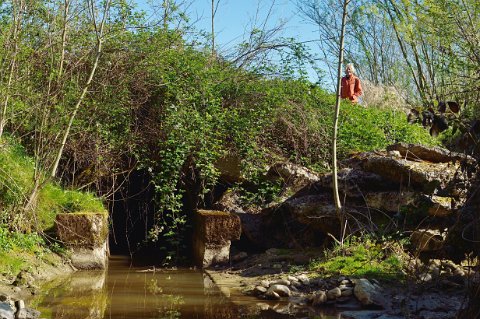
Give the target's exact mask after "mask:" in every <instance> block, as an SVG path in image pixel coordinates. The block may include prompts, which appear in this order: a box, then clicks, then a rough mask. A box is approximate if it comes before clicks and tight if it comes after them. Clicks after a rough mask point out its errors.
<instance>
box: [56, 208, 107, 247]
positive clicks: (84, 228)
mask: <svg viewBox="0 0 480 319" xmlns="http://www.w3.org/2000/svg"><path fill="white" fill-rule="evenodd" d="M55 225H56V229H57V235H58V237H59V238H60V240H61V241H63V242H64V243H65V244H66V245H68V246H70V247H82V248H85V247H90V248H93V247H100V246H102V245H103V244H104V243H105V241H106V239H107V237H108V215H107V214H106V213H69V214H58V215H57V217H56V220H55Z"/></svg>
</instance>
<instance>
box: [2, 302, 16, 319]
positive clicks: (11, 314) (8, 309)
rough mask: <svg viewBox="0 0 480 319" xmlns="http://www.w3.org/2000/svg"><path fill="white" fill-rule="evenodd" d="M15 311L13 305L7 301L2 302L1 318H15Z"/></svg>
mask: <svg viewBox="0 0 480 319" xmlns="http://www.w3.org/2000/svg"><path fill="white" fill-rule="evenodd" d="M14 318H15V311H14V310H13V308H12V306H10V304H9V303H6V302H0V319H14Z"/></svg>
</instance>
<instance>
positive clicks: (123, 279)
mask: <svg viewBox="0 0 480 319" xmlns="http://www.w3.org/2000/svg"><path fill="white" fill-rule="evenodd" d="M30 305H31V306H33V307H36V308H37V309H38V310H40V311H41V313H42V314H41V316H42V317H43V318H47V319H102V318H104V319H110V318H112V319H121V318H156V319H161V318H169V319H173V318H197V319H201V318H212V319H216V318H218V319H220V318H222V319H223V318H225V319H229V318H232V319H233V318H252V319H253V318H292V316H290V315H287V314H286V315H282V314H280V313H279V312H278V311H274V310H273V309H272V307H282V305H275V304H273V305H272V304H271V305H270V307H269V305H268V304H265V303H259V301H258V300H257V299H255V298H243V299H242V300H241V305H240V306H239V305H234V304H233V303H232V302H231V300H230V299H228V298H226V297H225V296H224V294H222V293H220V291H219V290H218V289H217V288H216V287H215V286H214V285H213V284H212V283H211V281H210V280H209V278H208V277H206V276H204V274H203V273H202V272H200V271H193V270H175V271H169V270H158V269H157V270H156V271H155V272H153V271H145V270H142V269H140V268H133V267H130V264H129V261H128V259H126V258H119V257H116V258H112V259H111V260H110V264H109V268H108V271H107V272H103V271H82V272H77V273H75V274H73V275H72V276H70V277H68V278H67V279H64V280H62V281H61V282H60V283H59V282H56V283H55V282H52V283H49V284H47V285H45V287H43V288H42V292H41V293H40V294H39V295H38V296H36V297H35V299H34V300H32V301H31V302H30ZM283 306H284V307H288V305H287V306H285V305H283ZM267 308H270V309H268V310H267ZM286 312H288V311H286ZM302 317H304V318H305V314H303V315H302ZM308 317H310V316H308ZM311 318H313V315H312V316H311ZM315 318H322V319H323V318H325V319H327V318H328V319H330V318H338V317H337V316H326V315H318V314H317V315H316V316H315Z"/></svg>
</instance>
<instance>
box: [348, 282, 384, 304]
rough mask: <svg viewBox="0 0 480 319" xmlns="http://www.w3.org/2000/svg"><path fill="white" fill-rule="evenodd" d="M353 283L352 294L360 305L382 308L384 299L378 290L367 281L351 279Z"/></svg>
mask: <svg viewBox="0 0 480 319" xmlns="http://www.w3.org/2000/svg"><path fill="white" fill-rule="evenodd" d="M353 283H354V285H355V288H354V289H353V293H354V295H355V297H356V298H357V299H358V300H359V301H360V302H361V303H362V305H364V306H368V305H376V306H381V307H383V306H384V299H383V296H382V295H381V292H380V289H379V288H377V287H376V286H375V285H374V284H372V283H371V282H370V281H368V279H365V278H361V279H353Z"/></svg>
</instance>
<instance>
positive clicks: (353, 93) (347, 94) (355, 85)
mask: <svg viewBox="0 0 480 319" xmlns="http://www.w3.org/2000/svg"><path fill="white" fill-rule="evenodd" d="M360 95H362V85H361V84H360V79H359V78H357V77H356V76H355V75H352V76H350V78H347V77H346V76H344V77H343V78H342V87H341V90H340V97H341V98H342V99H349V100H350V101H352V103H357V102H358V97H359V96H360Z"/></svg>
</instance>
